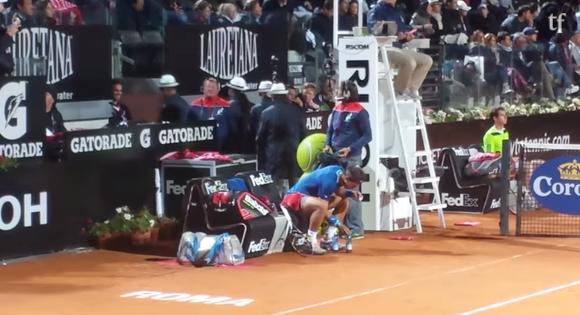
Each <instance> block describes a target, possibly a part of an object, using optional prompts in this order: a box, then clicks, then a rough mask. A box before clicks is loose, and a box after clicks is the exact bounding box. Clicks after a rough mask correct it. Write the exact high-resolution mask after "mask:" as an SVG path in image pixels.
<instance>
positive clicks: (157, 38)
mask: <svg viewBox="0 0 580 315" xmlns="http://www.w3.org/2000/svg"><path fill="white" fill-rule="evenodd" d="M142 35H143V42H144V43H145V44H148V45H163V36H162V35H161V32H158V31H144V32H143V33H142Z"/></svg>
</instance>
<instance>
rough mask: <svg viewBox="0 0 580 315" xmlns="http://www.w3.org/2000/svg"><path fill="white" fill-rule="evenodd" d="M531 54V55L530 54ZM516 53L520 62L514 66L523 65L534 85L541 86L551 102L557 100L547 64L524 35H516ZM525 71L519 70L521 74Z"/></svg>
mask: <svg viewBox="0 0 580 315" xmlns="http://www.w3.org/2000/svg"><path fill="white" fill-rule="evenodd" d="M529 52H531V53H529ZM514 53H515V54H516V55H517V56H518V57H517V59H516V58H514V59H516V60H517V61H518V62H517V63H516V62H514V65H517V64H523V65H525V69H526V70H527V71H528V73H529V74H528V78H529V79H531V80H532V81H531V82H532V83H534V84H541V87H542V92H543V94H542V95H544V96H546V97H547V98H548V99H550V100H556V96H555V95H554V90H553V88H552V76H551V75H550V72H549V71H548V69H547V67H546V64H545V63H544V62H543V61H542V58H541V55H540V59H539V60H538V59H537V51H536V48H535V47H534V46H533V45H530V43H529V41H528V38H527V37H526V36H525V35H524V34H523V33H516V34H514ZM523 70H524V69H518V71H520V73H525V72H523Z"/></svg>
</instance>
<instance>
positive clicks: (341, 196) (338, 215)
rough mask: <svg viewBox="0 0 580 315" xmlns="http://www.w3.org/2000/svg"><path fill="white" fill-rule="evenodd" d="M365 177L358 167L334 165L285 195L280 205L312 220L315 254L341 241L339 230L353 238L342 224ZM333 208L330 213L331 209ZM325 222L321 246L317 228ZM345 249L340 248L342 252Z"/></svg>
mask: <svg viewBox="0 0 580 315" xmlns="http://www.w3.org/2000/svg"><path fill="white" fill-rule="evenodd" d="M365 176H366V174H365V172H364V171H363V170H362V168H360V167H358V166H348V167H347V168H346V170H345V169H343V168H342V167H341V166H337V165H331V166H327V167H324V168H321V169H317V170H315V171H314V172H312V173H310V174H309V175H307V176H306V177H304V178H302V179H301V180H300V181H298V182H297V183H296V185H294V186H293V187H292V188H290V190H288V192H287V193H286V195H285V196H284V199H283V200H282V202H281V203H280V205H281V206H283V207H286V208H287V209H291V210H294V211H296V212H297V213H298V215H299V216H300V220H309V222H310V223H309V226H308V238H309V240H310V243H311V244H312V252H313V253H314V254H315V255H322V254H325V253H326V251H327V250H328V249H329V248H331V247H332V245H334V244H333V242H338V240H337V238H335V237H334V236H335V235H336V233H337V231H338V230H340V232H341V233H343V234H346V235H350V230H349V229H348V228H347V227H346V226H345V225H344V224H343V223H342V222H343V220H344V217H345V215H346V210H347V209H348V199H347V198H349V197H351V198H355V199H360V197H361V196H362V195H361V193H360V192H358V191H353V190H351V189H354V188H356V187H358V186H359V185H360V184H361V182H362V181H363V180H364V178H365ZM332 208H334V211H333V213H332V214H331V213H330V211H329V209H332ZM324 220H326V221H328V223H329V228H328V230H327V231H326V233H325V235H324V236H323V238H322V241H321V242H320V243H318V239H317V236H318V229H319V228H320V226H321V225H322V223H323V221H324ZM342 249H344V246H339V250H342Z"/></svg>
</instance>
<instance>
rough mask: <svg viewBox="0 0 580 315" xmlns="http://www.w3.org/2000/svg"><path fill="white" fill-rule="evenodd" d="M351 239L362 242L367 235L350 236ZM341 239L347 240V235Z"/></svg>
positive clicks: (354, 234)
mask: <svg viewBox="0 0 580 315" xmlns="http://www.w3.org/2000/svg"><path fill="white" fill-rule="evenodd" d="M350 237H351V239H353V240H362V239H363V238H365V235H364V234H358V233H352V234H351V235H350ZM340 238H342V239H346V235H341V236H340Z"/></svg>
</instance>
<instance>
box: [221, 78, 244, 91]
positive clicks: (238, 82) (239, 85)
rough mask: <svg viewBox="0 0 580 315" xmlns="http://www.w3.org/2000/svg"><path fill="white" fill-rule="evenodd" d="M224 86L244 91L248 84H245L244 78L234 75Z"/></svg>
mask: <svg viewBox="0 0 580 315" xmlns="http://www.w3.org/2000/svg"><path fill="white" fill-rule="evenodd" d="M226 86H227V87H231V88H232V89H234V90H238V91H245V90H247V89H248V86H247V85H246V80H244V78H240V77H234V78H233V79H231V80H230V82H228V83H227V84H226Z"/></svg>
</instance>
